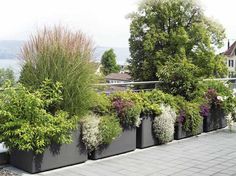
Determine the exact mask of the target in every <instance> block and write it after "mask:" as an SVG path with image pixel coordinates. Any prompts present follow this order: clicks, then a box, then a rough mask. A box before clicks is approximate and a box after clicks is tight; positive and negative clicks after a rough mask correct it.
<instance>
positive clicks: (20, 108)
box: [0, 80, 78, 153]
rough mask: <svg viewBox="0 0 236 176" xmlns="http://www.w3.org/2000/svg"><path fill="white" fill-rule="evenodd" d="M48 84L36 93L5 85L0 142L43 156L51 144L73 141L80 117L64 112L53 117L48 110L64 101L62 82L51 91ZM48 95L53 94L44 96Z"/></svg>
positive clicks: (0, 108) (1, 96) (0, 110)
mask: <svg viewBox="0 0 236 176" xmlns="http://www.w3.org/2000/svg"><path fill="white" fill-rule="evenodd" d="M49 82H50V81H48V80H47V81H45V82H44V83H43V85H42V86H41V89H39V90H37V91H34V92H30V91H29V90H28V89H27V88H25V87H24V86H23V85H21V84H18V85H16V86H15V87H11V85H10V84H8V83H7V84H5V86H4V90H3V91H2V92H1V93H0V123H1V125H0V133H1V136H0V142H4V144H5V145H6V147H8V148H9V149H18V150H23V151H34V152H35V153H42V152H44V149H45V148H46V147H47V146H49V145H50V144H51V143H52V142H55V143H58V144H62V143H70V142H71V132H72V130H74V129H75V128H76V127H77V125H76V124H77V120H78V118H77V117H76V116H74V117H73V118H71V117H70V118H69V114H68V113H67V112H65V111H56V112H55V113H54V114H51V113H50V112H48V111H47V109H48V107H51V106H52V105H53V104H54V102H58V101H61V95H60V91H61V90H58V89H61V86H59V87H58V85H60V83H56V85H55V86H51V89H49V87H48V83H49ZM45 92H51V93H50V94H49V96H45V94H44V93H45ZM52 92H53V93H52ZM51 103H52V104H51Z"/></svg>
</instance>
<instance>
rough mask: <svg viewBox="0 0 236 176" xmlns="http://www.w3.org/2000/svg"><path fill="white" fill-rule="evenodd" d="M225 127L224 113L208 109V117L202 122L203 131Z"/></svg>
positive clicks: (216, 109) (215, 109)
mask: <svg viewBox="0 0 236 176" xmlns="http://www.w3.org/2000/svg"><path fill="white" fill-rule="evenodd" d="M226 126H227V122H226V118H225V114H224V111H223V110H221V109H218V108H215V107H212V108H211V109H210V113H209V115H208V117H205V118H204V120H203V131H204V132H209V131H213V130H217V129H220V128H225V127H226Z"/></svg>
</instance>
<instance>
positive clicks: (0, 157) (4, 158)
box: [0, 152, 9, 165]
mask: <svg viewBox="0 0 236 176" xmlns="http://www.w3.org/2000/svg"><path fill="white" fill-rule="evenodd" d="M8 163H9V153H8V152H3V153H0V165H4V164H8Z"/></svg>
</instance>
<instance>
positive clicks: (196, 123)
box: [177, 102, 203, 135]
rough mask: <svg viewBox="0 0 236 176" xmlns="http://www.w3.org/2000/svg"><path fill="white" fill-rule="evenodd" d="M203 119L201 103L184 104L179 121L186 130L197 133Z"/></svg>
mask: <svg viewBox="0 0 236 176" xmlns="http://www.w3.org/2000/svg"><path fill="white" fill-rule="evenodd" d="M202 120H203V119H202V116H201V115H200V107H199V104H197V103H192V102H185V103H184V106H182V107H181V110H180V112H179V116H178V120H177V122H179V123H182V124H183V129H184V130H185V131H186V132H191V133H192V134H193V135H195V134H197V133H198V132H199V127H200V126H201V125H202Z"/></svg>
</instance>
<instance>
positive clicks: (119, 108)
mask: <svg viewBox="0 0 236 176" xmlns="http://www.w3.org/2000/svg"><path fill="white" fill-rule="evenodd" d="M112 106H113V108H114V110H115V112H116V115H117V117H118V118H119V120H120V123H121V125H123V126H137V127H138V126H139V124H140V118H139V116H140V113H141V108H140V107H139V106H138V105H136V104H135V103H134V102H133V101H131V100H127V99H123V98H122V97H119V96H114V97H113V99H112Z"/></svg>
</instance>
